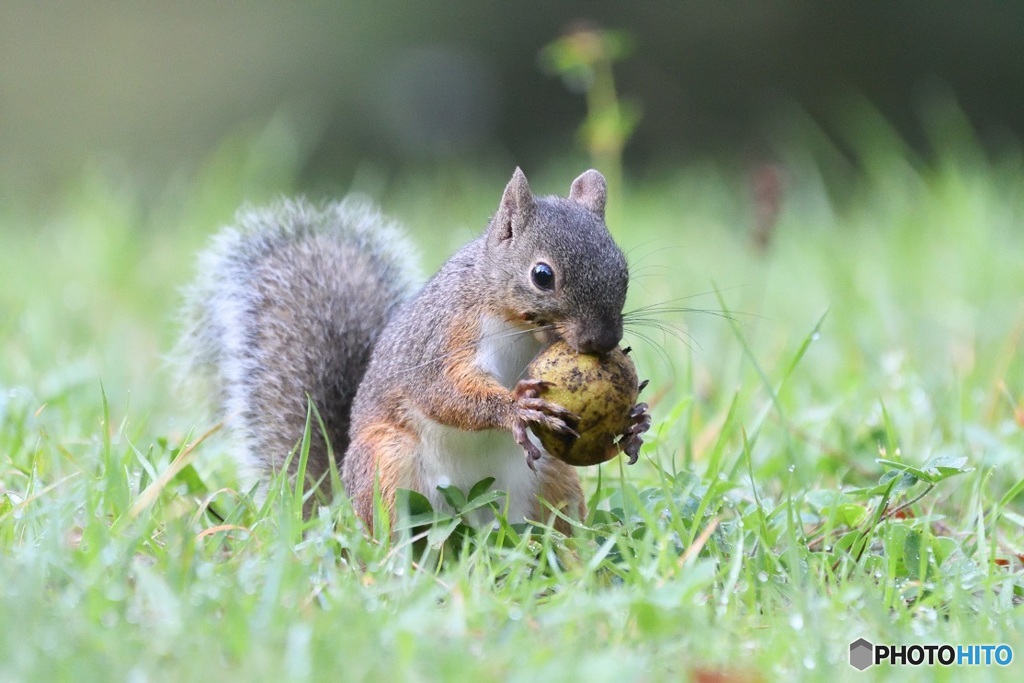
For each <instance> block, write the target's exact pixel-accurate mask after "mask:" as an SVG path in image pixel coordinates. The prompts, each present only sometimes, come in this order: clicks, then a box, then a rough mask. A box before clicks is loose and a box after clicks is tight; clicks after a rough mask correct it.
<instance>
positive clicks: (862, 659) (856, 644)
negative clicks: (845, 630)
mask: <svg viewBox="0 0 1024 683" xmlns="http://www.w3.org/2000/svg"><path fill="white" fill-rule="evenodd" d="M874 651H875V646H874V645H872V644H871V643H869V642H868V641H866V640H864V639H863V638H858V639H857V640H855V641H853V642H852V643H850V666H852V667H853V668H854V669H857V670H858V671H863V670H864V669H866V668H868V667H869V666H871V665H872V664H874V663H875V662H874V659H875V657H874V654H875V652H874Z"/></svg>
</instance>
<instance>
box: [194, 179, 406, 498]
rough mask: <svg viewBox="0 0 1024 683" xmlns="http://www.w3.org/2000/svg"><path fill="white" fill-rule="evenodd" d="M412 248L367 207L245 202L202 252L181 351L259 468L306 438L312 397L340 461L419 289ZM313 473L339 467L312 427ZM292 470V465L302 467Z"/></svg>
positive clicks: (274, 464)
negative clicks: (370, 381)
mask: <svg viewBox="0 0 1024 683" xmlns="http://www.w3.org/2000/svg"><path fill="white" fill-rule="evenodd" d="M415 260H416V259H415V258H414V250H413V249H412V247H411V246H410V244H409V242H408V241H407V239H406V238H405V237H404V235H403V234H402V232H401V231H400V230H399V229H398V227H397V226H396V225H395V224H394V223H392V222H391V221H389V220H387V219H386V218H384V217H383V216H382V215H381V214H380V212H379V211H378V210H377V209H376V208H374V207H373V206H371V205H369V204H367V203H366V202H361V201H358V200H352V199H348V200H345V201H343V202H340V203H329V204H326V205H324V206H316V205H313V204H311V203H309V202H307V201H305V200H294V201H280V202H278V203H276V204H275V205H273V206H271V207H269V208H265V209H251V208H246V209H243V210H241V211H239V213H238V214H237V216H236V220H235V224H234V225H233V226H229V227H226V228H224V229H222V230H221V231H220V233H219V234H218V235H217V236H216V237H215V238H214V240H213V243H212V244H211V246H210V247H209V248H208V249H207V250H206V251H205V252H204V253H203V254H202V255H201V256H200V258H199V272H198V276H197V278H196V281H195V282H194V284H193V285H192V286H191V287H190V288H189V289H188V290H186V301H187V304H186V306H185V309H184V311H183V317H184V326H185V330H184V334H183V335H182V339H181V342H180V344H179V347H178V350H177V355H178V357H179V358H181V359H182V360H183V361H184V362H185V364H186V366H187V372H186V375H188V376H190V377H192V378H198V379H199V380H200V384H199V387H200V390H203V389H205V391H206V392H207V397H208V398H209V399H210V401H211V402H212V404H213V405H214V407H215V408H216V410H217V411H218V412H219V413H220V417H222V418H223V419H224V420H225V421H226V423H227V426H228V428H229V432H230V433H231V436H232V437H233V441H234V442H235V443H234V444H233V448H232V450H233V455H234V456H235V458H236V459H237V460H238V461H239V463H240V465H241V466H242V467H243V469H244V470H247V471H248V472H250V473H255V474H265V473H267V472H272V471H278V470H280V468H281V467H282V465H283V463H284V462H285V459H286V458H287V456H288V454H289V452H290V451H291V450H292V449H293V448H294V447H295V445H296V444H297V443H298V441H299V440H300V439H301V437H302V433H303V429H304V426H305V422H306V412H307V395H308V396H309V397H310V398H312V400H313V402H314V404H315V405H316V407H317V409H318V410H319V411H320V415H321V417H322V418H323V421H324V424H325V426H326V430H327V435H328V438H329V439H330V442H331V446H332V448H333V450H334V452H335V453H336V454H337V457H338V459H339V460H340V458H341V454H343V453H344V452H345V449H346V448H347V445H348V427H349V416H350V408H351V403H352V400H353V398H354V396H355V393H356V389H357V387H358V386H359V383H360V381H361V380H362V377H363V374H364V372H365V370H366V366H367V364H368V363H369V360H370V352H371V349H372V348H373V346H374V344H375V342H376V340H377V337H378V335H379V334H380V331H381V330H382V329H383V328H384V325H385V324H386V322H387V320H388V319H389V318H390V317H391V315H392V314H393V313H394V311H395V309H396V308H397V307H398V306H399V305H400V304H401V303H402V302H403V301H404V300H405V299H406V298H407V297H408V296H409V295H410V293H411V292H412V291H414V287H415V279H416V277H417V272H418V268H417V266H416V265H415ZM312 432H313V433H312V437H313V438H312V441H311V445H310V454H309V463H308V467H307V472H308V474H309V476H310V479H311V480H316V479H318V478H320V477H321V476H323V475H324V474H325V473H326V472H327V471H328V467H329V461H328V453H327V447H326V444H325V443H324V441H323V439H322V437H321V433H320V429H319V426H318V425H317V424H316V423H315V422H314V425H313V429H312ZM293 467H294V463H293Z"/></svg>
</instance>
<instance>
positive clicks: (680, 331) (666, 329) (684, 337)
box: [628, 319, 704, 351]
mask: <svg viewBox="0 0 1024 683" xmlns="http://www.w3.org/2000/svg"><path fill="white" fill-rule="evenodd" d="M628 324H629V325H640V326H644V327H651V328H653V329H656V330H658V331H659V332H661V333H662V334H664V335H671V336H672V337H675V338H676V339H678V340H679V341H680V342H682V343H683V344H684V345H686V347H687V348H688V349H690V350H691V351H693V350H695V349H694V345H696V347H697V349H696V350H699V351H703V350H704V348H703V347H702V346H701V345H700V342H698V341H697V339H696V337H694V336H693V335H692V334H690V333H689V332H688V331H687V330H686V329H685V328H684V327H680V326H678V325H675V324H673V323H668V322H665V321H663V320H654V319H641V320H631V321H629V323H628Z"/></svg>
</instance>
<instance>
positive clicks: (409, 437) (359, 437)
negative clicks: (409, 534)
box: [342, 423, 423, 529]
mask: <svg viewBox="0 0 1024 683" xmlns="http://www.w3.org/2000/svg"><path fill="white" fill-rule="evenodd" d="M352 437H353V438H352V442H351V443H350V444H349V447H348V451H347V452H346V453H345V460H344V463H343V465H342V482H343V483H344V485H345V491H346V492H347V493H348V495H349V498H350V499H351V500H352V507H353V508H354V509H355V512H356V514H357V515H358V516H359V518H360V519H362V520H363V524H365V525H366V526H367V528H371V529H372V528H373V517H374V512H375V510H374V492H375V491H377V490H379V491H380V498H381V501H382V502H383V503H384V506H385V507H386V508H387V511H388V514H389V516H390V517H391V523H392V524H394V523H395V521H396V517H395V498H396V495H397V492H398V489H400V488H405V489H412V490H414V491H422V489H423V486H422V483H421V482H420V481H419V477H418V475H417V472H416V469H415V464H416V458H415V456H414V454H415V452H416V447H417V443H418V440H417V438H416V435H415V434H414V433H413V432H411V431H408V430H406V429H403V428H401V427H398V426H396V425H393V424H387V423H377V424H373V425H370V426H367V427H364V428H363V429H361V430H359V431H358V432H357V433H354V434H353V435H352Z"/></svg>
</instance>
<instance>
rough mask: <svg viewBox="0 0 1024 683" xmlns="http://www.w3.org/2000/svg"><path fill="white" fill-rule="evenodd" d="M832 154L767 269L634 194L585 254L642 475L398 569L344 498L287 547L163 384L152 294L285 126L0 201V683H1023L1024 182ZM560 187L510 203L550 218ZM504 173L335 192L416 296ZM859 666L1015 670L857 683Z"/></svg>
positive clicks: (709, 203)
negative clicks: (370, 225)
mask: <svg viewBox="0 0 1024 683" xmlns="http://www.w3.org/2000/svg"><path fill="white" fill-rule="evenodd" d="M848 129H849V130H850V131H851V132H849V134H847V135H845V136H841V140H840V146H841V148H842V149H843V150H844V153H840V152H839V151H838V149H839V148H838V147H836V146H833V145H832V144H831V143H830V142H828V141H827V140H826V138H825V137H824V136H822V135H820V134H819V133H817V132H816V131H815V130H814V129H813V128H811V127H807V128H806V130H804V131H802V132H800V133H799V134H798V135H796V136H794V139H793V141H791V142H789V143H787V144H785V145H783V146H782V147H781V150H780V154H779V159H780V168H781V169H783V170H781V171H780V172H779V173H780V174H779V175H778V178H779V179H780V180H781V185H782V187H783V188H784V191H783V195H782V197H783V201H782V203H781V206H780V209H779V212H778V214H777V216H775V217H774V220H772V221H768V223H770V228H769V229H768V230H767V232H763V231H762V233H760V234H763V235H766V236H767V238H768V244H767V246H759V244H758V242H757V240H756V239H755V235H756V234H758V233H757V231H756V230H755V228H754V226H755V225H756V223H757V218H756V217H757V215H758V214H757V209H758V202H757V201H756V200H755V197H756V193H753V192H752V191H751V187H750V178H751V174H750V171H749V169H746V168H734V167H731V166H729V165H728V164H725V163H717V164H716V163H710V162H708V163H698V162H689V163H686V162H681V164H680V166H679V167H678V168H676V169H675V170H673V171H671V172H667V171H661V172H657V173H653V172H652V173H651V175H650V177H645V176H641V175H634V176H629V175H627V184H626V186H625V188H624V189H623V191H622V193H621V195H620V196H619V197H618V198H617V200H618V201H619V206H618V207H616V209H615V211H614V213H613V214H611V215H613V216H614V222H613V223H612V225H611V229H612V231H613V233H614V234H615V236H616V239H617V240H618V241H619V242H620V244H621V245H622V246H623V248H624V250H626V251H627V252H628V255H629V259H630V261H631V264H632V273H633V281H632V285H631V293H630V300H629V302H628V304H627V309H630V308H637V307H640V306H654V307H655V308H654V309H653V310H654V311H655V312H656V317H657V319H658V323H657V324H656V325H655V326H653V327H650V326H648V327H636V328H634V329H632V330H627V337H626V339H627V342H628V343H630V344H631V345H632V346H633V347H634V349H635V354H636V358H637V363H638V366H639V368H640V374H641V375H642V376H644V377H649V378H650V379H651V385H650V388H649V389H648V390H647V392H648V394H647V395H648V398H649V399H650V400H651V402H652V404H653V405H652V413H653V416H654V428H653V430H652V432H651V434H650V438H649V439H648V445H647V446H645V448H644V450H643V451H642V455H641V459H640V462H639V463H638V464H636V465H635V466H632V467H630V466H626V465H625V464H624V463H623V462H622V460H621V459H617V460H614V461H612V462H610V463H608V464H606V465H603V466H601V467H600V468H590V469H587V470H586V471H585V472H584V473H583V474H584V477H585V487H586V490H587V493H588V496H591V508H592V516H591V519H589V520H587V522H586V524H584V525H582V526H581V527H580V528H579V529H578V531H577V533H576V534H575V536H574V537H573V538H569V539H566V538H563V537H560V536H558V535H557V534H555V533H554V532H552V531H551V530H549V529H545V528H542V527H533V528H523V527H515V528H513V527H509V526H508V525H501V526H500V527H499V528H497V529H494V530H487V531H485V532H481V533H479V534H476V535H469V536H466V537H464V538H463V540H462V541H459V540H457V539H458V538H459V537H460V533H459V530H458V529H457V528H456V525H455V522H457V521H458V519H457V517H456V518H455V519H439V520H438V521H437V523H436V524H435V526H434V527H433V530H432V532H431V534H430V536H429V538H428V541H429V542H428V544H427V545H426V547H424V546H423V545H422V544H417V545H413V544H411V543H409V542H408V539H407V538H403V537H400V536H396V537H395V538H388V537H383V536H381V535H380V534H378V535H374V534H373V533H368V532H366V531H364V530H362V529H361V528H359V527H358V525H357V524H356V522H355V519H354V516H353V514H352V512H351V510H350V508H349V506H348V503H347V501H345V500H344V499H342V498H339V499H338V500H336V501H335V502H334V503H332V504H331V505H330V506H329V507H324V508H322V509H321V510H320V511H319V514H318V515H316V516H315V517H314V518H312V519H310V520H303V519H302V518H301V515H300V514H299V513H298V512H297V510H298V509H299V507H300V506H299V505H297V504H296V501H295V496H294V492H293V491H291V490H290V489H289V488H288V487H287V486H286V485H285V483H284V482H278V486H276V487H274V488H273V489H272V495H271V496H270V500H269V502H267V503H266V504H264V505H258V504H256V503H253V501H252V499H251V498H250V496H249V495H248V492H247V491H245V490H240V489H239V487H238V483H237V481H236V479H235V477H234V473H233V472H232V469H231V467H230V465H229V464H228V460H227V458H226V457H225V445H224V443H223V442H222V441H220V440H218V438H217V436H216V435H214V436H212V437H210V438H208V439H205V440H204V439H201V438H200V437H201V435H203V434H204V433H206V432H207V431H208V430H209V429H210V428H211V427H213V426H214V425H213V423H212V421H211V420H210V419H209V418H208V417H205V416H204V415H203V413H202V412H201V411H200V410H198V409H197V407H196V406H195V405H194V402H193V401H191V400H190V399H188V398H185V397H182V396H181V395H179V394H177V393H175V391H174V386H175V384H176V379H177V377H176V374H177V373H176V370H175V368H174V366H173V364H171V363H170V362H168V360H167V356H168V352H169V350H170V349H171V347H172V346H173V343H174V339H175V335H176V330H177V328H178V321H177V320H176V318H175V316H176V312H175V311H176V308H177V306H178V304H179V303H180V302H179V294H178V290H179V288H180V287H181V286H183V285H184V284H185V283H186V282H187V281H188V280H189V279H190V277H191V276H192V273H193V267H194V255H195V254H196V252H197V251H198V250H199V249H201V248H202V246H203V245H204V244H205V242H206V240H207V239H208V238H209V235H210V234H212V232H213V231H214V230H215V229H216V228H217V226H218V225H221V224H224V223H225V222H227V221H229V220H230V218H231V214H232V212H233V210H234V208H235V207H236V206H238V205H239V204H241V203H242V202H244V201H251V202H262V201H269V200H270V199H272V198H274V197H275V196H278V195H280V194H289V193H292V192H295V191H296V190H297V187H298V183H299V181H298V180H297V178H298V175H297V173H296V168H297V167H298V165H299V164H300V163H301V155H300V154H299V153H298V152H297V151H296V148H295V145H294V144H293V143H292V141H291V139H290V137H289V135H288V131H287V130H286V129H285V128H283V127H282V126H280V125H276V126H270V127H268V128H267V129H266V130H263V131H260V132H258V133H256V134H252V135H245V134H242V135H240V136H239V137H238V138H237V139H232V140H229V141H226V142H225V143H224V145H223V146H222V148H221V149H220V150H219V151H218V152H217V153H216V154H214V155H213V156H212V157H211V158H210V159H209V160H208V161H207V163H205V164H204V165H203V166H202V167H201V168H199V169H196V170H194V171H193V172H189V173H183V174H182V176H181V177H179V178H178V179H176V180H173V181H168V182H161V183H160V184H159V186H157V187H154V186H153V184H148V183H147V181H146V180H145V179H144V178H142V177H140V176H139V175H136V174H134V173H132V172H130V171H129V170H126V169H124V168H121V167H118V166H111V165H99V166H97V167H95V168H93V169H90V170H87V171H84V172H83V173H82V175H81V177H80V178H79V179H78V180H76V181H75V182H74V183H71V184H70V185H68V186H66V187H61V188H57V189H55V190H54V193H53V196H52V197H50V198H48V199H47V201H45V202H44V201H38V200H34V201H18V200H16V199H15V198H10V197H7V198H5V201H4V202H0V244H2V250H0V331H2V339H3V345H2V347H0V681H8V680H10V681H21V680H38V681H44V680H127V681H148V680H158V681H159V680H167V681H181V680H239V681H243V680H245V681H248V680H275V681H276V680H289V681H292V680H294V681H300V680H367V679H372V680H381V681H384V680H445V681H460V680H466V681H479V680H510V681H539V680H545V681H546V680H551V681H568V680H584V681H592V682H593V683H598V682H599V681H615V682H616V683H620V682H621V681H626V680H644V681H648V680H650V681H657V680H665V681H676V680H688V679H690V680H718V679H714V678H713V674H714V673H715V672H721V673H723V674H724V675H725V676H726V677H727V678H726V679H725V680H766V681H767V680H789V679H795V680H812V681H813V680H827V681H835V680H837V679H843V680H847V679H849V680H859V679H863V678H867V677H871V678H873V679H886V678H888V679H893V680H896V679H899V680H902V679H904V678H906V677H907V676H910V675H913V676H917V677H919V678H928V679H936V680H961V679H962V678H963V677H965V676H967V675H970V676H972V677H985V678H992V679H1005V680H1011V679H1012V680H1019V679H1020V671H1021V667H1022V666H1024V664H1022V662H1024V638H1022V637H1021V630H1022V628H1024V615H1022V612H1021V609H1022V608H1021V607H1020V604H1019V603H1020V602H1021V598H1022V596H1024V574H1022V558H1024V533H1022V527H1024V476H1022V475H1024V364H1022V357H1021V355H1022V352H1024V341H1022V336H1024V296H1022V294H1024V162H1022V156H1021V153H1020V149H1019V148H1017V149H1007V150H1002V151H1000V152H999V153H998V154H992V155H987V154H985V153H983V152H982V151H981V148H980V147H979V146H978V145H977V144H976V143H975V142H974V141H973V139H972V138H971V135H970V133H969V131H967V130H966V129H965V128H964V127H963V126H962V125H959V124H958V123H957V121H956V119H955V117H954V118H951V119H949V120H948V121H947V122H946V124H945V125H938V124H937V125H936V128H935V139H936V140H938V141H940V142H938V143H936V144H935V145H934V146H933V147H934V150H933V153H931V154H929V155H928V156H927V158H925V157H922V156H920V155H918V154H916V153H914V152H913V151H911V150H909V149H908V148H907V147H906V146H905V145H904V144H903V143H902V142H901V141H900V140H899V139H897V138H895V137H894V136H893V135H892V133H891V132H890V131H889V129H888V128H887V127H886V126H885V124H884V122H881V121H879V120H878V119H877V118H876V117H872V116H865V118H864V120H863V121H861V122H859V123H858V125H856V126H853V125H850V126H848ZM585 164H586V162H585V161H582V160H575V161H573V162H572V163H569V162H560V163H557V164H552V165H551V166H550V167H547V168H541V169H525V170H526V171H527V174H528V175H529V177H530V182H531V185H532V186H533V188H534V190H535V191H537V192H540V193H559V194H565V193H566V192H567V191H568V184H569V182H570V181H571V179H572V178H574V177H575V175H576V174H577V173H578V172H579V171H580V170H582V168H583V167H585ZM512 166H513V163H512V162H508V163H495V164H493V165H492V166H489V167H487V168H483V169H468V168H463V167H459V166H454V165H452V166H444V167H440V168H431V169H425V168H424V169H420V170H417V171H408V172H404V173H401V174H397V175H392V174H389V173H388V172H385V171H382V170H381V169H375V168H369V167H368V168H366V169H363V170H361V171H360V173H359V174H357V176H356V179H355V181H354V183H353V187H352V189H353V190H355V191H359V192H363V193H365V194H368V195H370V196H371V197H373V198H374V199H375V200H376V201H378V202H379V203H380V204H381V205H382V206H383V207H384V209H385V211H386V212H388V213H389V214H392V215H394V216H396V217H398V218H399V219H400V220H401V221H403V222H404V223H405V224H406V225H408V226H409V229H410V231H411V233H412V234H413V235H414V237H415V239H416V241H417V242H418V243H419V244H420V245H422V248H423V261H424V270H425V272H429V271H430V270H431V269H433V268H435V267H436V266H437V265H438V264H439V263H440V262H441V261H442V260H443V259H444V258H445V257H446V255H447V254H449V253H451V252H452V251H454V250H455V249H456V248H457V247H458V246H460V245H461V244H462V243H464V242H465V241H466V240H467V239H468V238H469V237H470V236H471V235H472V234H474V233H475V232H476V231H478V230H480V229H482V228H483V226H484V224H485V222H486V220H487V218H488V216H489V215H490V213H491V212H492V211H493V209H494V207H495V206H496V204H497V200H498V198H499V196H500V192H501V189H502V187H503V186H504V183H505V182H506V180H507V177H508V176H509V175H510V173H511V170H512ZM306 189H307V190H308V191H309V192H311V194H313V195H314V196H328V195H330V194H339V193H341V192H342V190H340V189H338V188H335V187H332V186H330V185H327V184H324V185H320V186H314V187H313V188H312V189H310V188H306ZM343 189H344V188H343ZM762 203H763V202H762ZM762 209H764V207H763V206H762ZM769 213H770V212H769ZM684 308H685V309H686V310H681V309H684ZM197 441H198V444H197V443H196V442H197ZM172 462H173V463H174V464H173V465H172ZM471 503H472V502H470V503H469V504H471ZM453 529H455V531H453ZM445 539H447V540H445ZM858 638H865V639H867V640H868V641H870V642H872V643H875V644H891V645H899V644H910V645H942V644H948V645H951V646H953V647H956V646H959V645H972V644H978V645H999V644H1005V645H1008V646H1009V647H1010V648H1012V651H1013V655H1014V656H1013V660H1012V661H1011V662H1010V663H1009V664H1008V665H1005V666H1003V665H999V664H994V663H993V664H991V665H988V666H974V667H966V666H955V665H954V666H939V665H934V666H923V667H919V668H916V669H912V668H911V667H898V666H890V665H888V664H880V665H878V666H874V667H872V668H870V669H868V670H867V671H866V672H863V673H862V672H860V671H858V670H856V669H854V668H853V667H851V666H850V664H849V663H848V661H849V660H848V656H849V646H850V643H851V642H853V641H855V640H857V639H858ZM1003 652H1004V653H1005V650H1004V651H1003Z"/></svg>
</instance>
